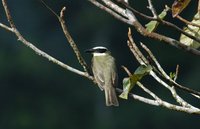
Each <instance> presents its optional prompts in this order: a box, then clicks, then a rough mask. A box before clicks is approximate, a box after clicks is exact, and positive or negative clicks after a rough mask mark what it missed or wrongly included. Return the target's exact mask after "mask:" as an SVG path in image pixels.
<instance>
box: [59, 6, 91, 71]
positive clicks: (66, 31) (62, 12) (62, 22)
mask: <svg viewBox="0 0 200 129" xmlns="http://www.w3.org/2000/svg"><path fill="white" fill-rule="evenodd" d="M65 10H66V7H63V8H62V10H61V11H60V18H59V21H60V24H61V26H62V29H63V32H64V34H65V37H66V38H67V40H68V41H69V43H70V46H71V47H72V49H73V50H74V52H75V54H76V57H77V59H78V61H79V63H80V64H81V66H82V67H83V69H84V71H85V72H87V73H88V74H89V68H88V66H87V64H86V62H85V60H84V59H83V57H82V56H81V53H80V51H79V49H78V47H77V45H76V43H75V42H74V40H73V38H72V36H71V35H70V33H69V31H68V29H67V26H66V25H65V20H64V13H65Z"/></svg>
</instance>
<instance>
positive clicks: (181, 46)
mask: <svg viewBox="0 0 200 129" xmlns="http://www.w3.org/2000/svg"><path fill="white" fill-rule="evenodd" d="M89 1H90V2H91V0H89ZM103 2H104V3H105V4H106V5H107V6H108V7H110V8H111V9H113V10H114V11H115V12H116V13H114V14H113V13H110V14H111V15H115V14H117V13H118V14H121V15H122V16H124V12H125V14H126V16H127V18H128V19H129V22H126V21H124V20H122V19H119V20H121V21H123V22H125V23H127V24H129V25H131V26H134V27H135V29H136V30H137V31H138V32H139V33H140V34H142V35H143V36H146V37H149V38H152V39H156V40H159V41H164V42H165V43H167V44H169V45H172V46H174V47H176V48H179V49H183V50H185V51H187V52H190V53H192V54H195V55H198V56H200V51H198V50H196V49H194V48H191V47H189V46H186V45H184V44H182V43H180V42H179V41H177V40H175V39H172V38H170V37H167V36H164V35H161V34H158V33H155V32H151V33H150V32H148V31H147V30H146V29H145V28H144V27H143V26H142V25H141V24H140V23H139V22H138V20H137V19H136V17H135V15H134V14H133V13H132V12H131V11H130V10H128V11H127V10H124V11H122V10H123V9H122V8H121V7H119V6H116V4H114V3H113V2H110V0H103ZM101 9H102V10H104V9H103V8H101ZM104 11H106V10H104ZM182 33H185V32H184V31H183V32H182ZM185 35H187V36H188V37H190V38H192V39H195V40H196V41H199V42H200V39H199V38H198V37H194V36H192V35H188V34H185Z"/></svg>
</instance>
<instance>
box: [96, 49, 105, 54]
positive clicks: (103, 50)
mask: <svg viewBox="0 0 200 129" xmlns="http://www.w3.org/2000/svg"><path fill="white" fill-rule="evenodd" d="M106 51H107V49H98V52H99V53H105V52H106Z"/></svg>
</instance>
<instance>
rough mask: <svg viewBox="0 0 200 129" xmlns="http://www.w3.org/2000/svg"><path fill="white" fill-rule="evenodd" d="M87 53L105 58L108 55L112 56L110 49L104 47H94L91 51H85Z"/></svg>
mask: <svg viewBox="0 0 200 129" xmlns="http://www.w3.org/2000/svg"><path fill="white" fill-rule="evenodd" d="M85 52H86V53H91V54H93V56H105V55H107V54H110V52H109V51H108V49H107V48H106V47H103V46H98V47H93V48H91V49H88V50H86V51H85Z"/></svg>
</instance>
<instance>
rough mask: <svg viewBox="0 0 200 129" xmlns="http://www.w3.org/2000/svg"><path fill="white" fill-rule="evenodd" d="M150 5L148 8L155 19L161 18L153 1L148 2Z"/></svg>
mask: <svg viewBox="0 0 200 129" xmlns="http://www.w3.org/2000/svg"><path fill="white" fill-rule="evenodd" d="M148 3H149V6H148V8H149V9H150V10H151V12H152V14H153V17H154V18H159V17H158V14H157V12H156V10H155V8H154V7H153V4H152V1H151V0H148Z"/></svg>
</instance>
